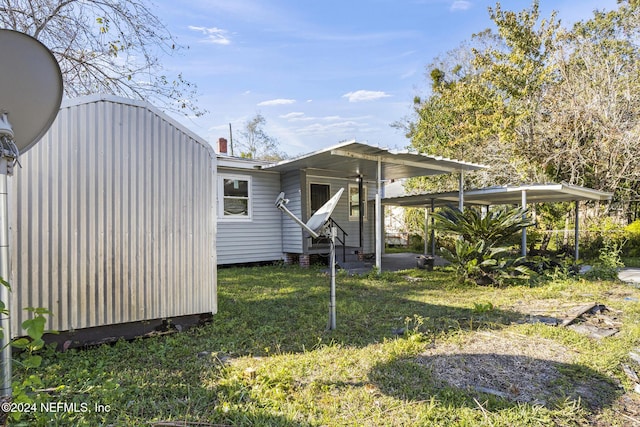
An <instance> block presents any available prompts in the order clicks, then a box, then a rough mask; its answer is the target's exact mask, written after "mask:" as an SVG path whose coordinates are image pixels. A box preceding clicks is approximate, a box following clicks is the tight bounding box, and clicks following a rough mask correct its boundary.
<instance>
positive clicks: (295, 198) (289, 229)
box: [281, 171, 302, 254]
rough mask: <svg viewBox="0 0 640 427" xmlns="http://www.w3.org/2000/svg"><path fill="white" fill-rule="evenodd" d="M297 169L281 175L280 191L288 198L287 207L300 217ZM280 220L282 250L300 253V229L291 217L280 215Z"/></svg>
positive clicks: (299, 176) (299, 179)
mask: <svg viewBox="0 0 640 427" xmlns="http://www.w3.org/2000/svg"><path fill="white" fill-rule="evenodd" d="M301 179H302V178H301V174H300V172H299V171H296V172H289V173H286V174H283V175H282V177H281V186H282V191H284V194H285V197H286V198H287V199H289V203H288V204H287V209H289V210H290V211H291V212H292V213H293V214H294V215H295V216H296V217H298V218H302V204H301V203H300V194H301V192H300V182H301ZM281 221H282V249H283V251H284V252H287V253H292V254H301V253H302V229H301V228H300V226H299V225H298V224H296V223H295V222H294V221H293V220H292V219H291V218H289V217H288V216H286V215H281Z"/></svg>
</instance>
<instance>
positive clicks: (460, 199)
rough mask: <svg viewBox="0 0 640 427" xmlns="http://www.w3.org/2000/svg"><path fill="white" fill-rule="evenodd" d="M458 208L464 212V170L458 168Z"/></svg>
mask: <svg viewBox="0 0 640 427" xmlns="http://www.w3.org/2000/svg"><path fill="white" fill-rule="evenodd" d="M458 209H459V210H460V212H464V171H463V170H462V169H460V181H458Z"/></svg>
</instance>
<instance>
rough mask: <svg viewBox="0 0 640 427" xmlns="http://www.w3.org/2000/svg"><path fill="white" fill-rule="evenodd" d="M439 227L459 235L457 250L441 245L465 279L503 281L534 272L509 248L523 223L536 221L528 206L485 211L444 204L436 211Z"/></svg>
mask: <svg viewBox="0 0 640 427" xmlns="http://www.w3.org/2000/svg"><path fill="white" fill-rule="evenodd" d="M434 217H435V220H436V228H437V229H438V230H440V231H443V232H447V233H453V234H455V235H457V236H458V239H457V240H456V242H455V246H454V250H453V251H450V250H448V249H446V248H441V251H442V254H443V256H444V257H445V258H447V259H448V260H449V261H450V262H451V263H452V264H453V266H454V268H455V269H456V273H457V275H458V277H459V278H460V280H462V281H469V280H470V281H473V282H475V283H477V284H479V285H504V284H508V283H511V282H522V281H526V280H529V279H530V278H531V277H532V274H533V272H532V271H531V270H530V269H529V268H527V267H526V266H525V265H524V264H523V262H524V257H519V256H517V255H515V254H513V253H512V252H511V251H509V246H511V244H512V242H513V241H514V239H515V237H516V236H517V235H518V234H519V233H520V232H521V231H522V228H523V227H528V226H530V225H533V221H532V220H531V219H530V217H529V215H528V212H527V210H526V209H522V208H513V209H496V210H494V211H491V212H488V213H487V214H486V215H482V214H481V213H480V212H478V211H477V210H475V209H467V210H465V211H464V212H460V211H459V210H457V209H451V208H445V209H443V210H441V211H440V212H437V213H435V214H434Z"/></svg>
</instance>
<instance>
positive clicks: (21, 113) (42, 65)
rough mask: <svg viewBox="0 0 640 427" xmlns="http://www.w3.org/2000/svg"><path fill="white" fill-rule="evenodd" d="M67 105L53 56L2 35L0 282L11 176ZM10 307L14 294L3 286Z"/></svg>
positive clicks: (6, 343) (3, 357)
mask: <svg viewBox="0 0 640 427" xmlns="http://www.w3.org/2000/svg"><path fill="white" fill-rule="evenodd" d="M61 101H62V74H61V73H60V67H59V65H58V62H57V61H56V59H55V58H54V56H53V54H52V53H51V52H50V51H49V49H47V48H46V47H45V46H44V45H43V44H42V43H40V42H39V41H37V40H36V39H34V38H33V37H31V36H28V35H26V34H23V33H19V32H17V31H12V30H4V29H0V154H1V155H0V188H2V189H4V191H0V276H1V277H2V278H3V279H5V280H9V274H10V272H9V218H8V217H9V214H8V203H7V198H8V197H7V192H6V189H7V175H11V174H12V172H13V166H14V165H15V163H16V162H17V161H18V156H19V155H20V153H24V152H25V151H27V150H28V149H29V148H31V147H32V146H33V145H34V144H35V143H36V142H38V140H40V138H42V136H43V135H44V134H45V132H46V131H47V130H48V129H49V127H50V126H51V123H53V121H54V120H55V118H56V116H57V114H58V110H59V109H60V102H61ZM0 300H2V301H3V302H4V303H5V304H6V306H7V307H10V306H11V305H10V304H9V291H8V289H7V288H6V287H5V286H0ZM0 327H1V328H2V330H3V331H4V335H3V337H2V340H0V346H1V347H2V350H1V354H0V362H1V366H0V374H1V375H2V384H1V386H2V389H1V390H0V393H1V394H2V396H5V397H8V396H11V345H10V343H11V323H10V319H9V316H8V315H1V316H0Z"/></svg>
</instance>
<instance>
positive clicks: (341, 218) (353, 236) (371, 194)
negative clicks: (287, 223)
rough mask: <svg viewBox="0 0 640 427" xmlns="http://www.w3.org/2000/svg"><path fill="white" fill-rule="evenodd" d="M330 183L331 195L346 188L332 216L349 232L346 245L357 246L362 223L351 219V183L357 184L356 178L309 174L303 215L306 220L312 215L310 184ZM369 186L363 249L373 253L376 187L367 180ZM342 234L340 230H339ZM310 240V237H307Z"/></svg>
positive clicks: (306, 182)
mask: <svg viewBox="0 0 640 427" xmlns="http://www.w3.org/2000/svg"><path fill="white" fill-rule="evenodd" d="M312 183H313V184H328V185H329V186H330V195H331V196H333V195H334V194H335V193H336V192H337V191H338V190H339V189H340V188H344V193H343V194H342V197H341V198H340V201H339V202H338V205H337V206H336V208H335V210H334V211H333V214H332V215H331V217H332V218H333V219H334V221H336V222H337V223H338V225H339V226H340V227H342V229H343V230H344V231H345V232H346V233H347V234H348V236H347V237H346V242H345V245H346V246H352V247H357V246H358V245H359V243H360V241H359V236H358V235H359V228H360V224H359V221H358V220H357V219H349V193H348V190H349V184H356V181H355V180H347V179H341V178H330V177H323V176H318V175H307V176H306V178H305V188H306V190H307V191H304V192H303V194H304V197H305V198H306V199H305V201H304V204H303V205H304V209H303V215H302V217H303V218H305V221H306V220H307V219H308V218H309V217H310V215H311V212H310V200H309V199H308V197H309V196H308V188H309V185H310V184H312ZM365 187H366V188H367V199H368V200H369V202H367V215H366V217H365V220H364V224H363V239H362V245H363V251H364V252H365V253H372V252H374V251H375V208H374V204H373V202H372V200H375V192H376V187H375V186H374V185H373V184H371V183H366V182H365ZM338 234H340V231H338ZM306 240H310V239H306Z"/></svg>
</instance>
